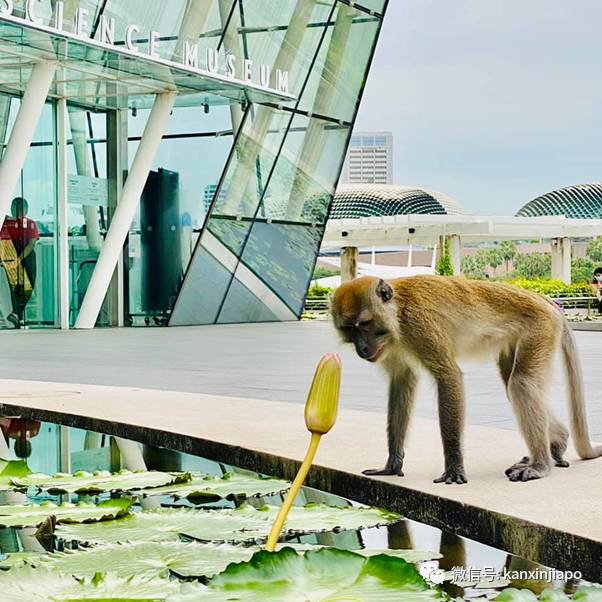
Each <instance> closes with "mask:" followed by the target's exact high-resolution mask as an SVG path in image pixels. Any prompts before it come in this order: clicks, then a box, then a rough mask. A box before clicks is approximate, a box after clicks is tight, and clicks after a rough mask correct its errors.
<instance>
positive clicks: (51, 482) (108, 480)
mask: <svg viewBox="0 0 602 602" xmlns="http://www.w3.org/2000/svg"><path fill="white" fill-rule="evenodd" d="M190 478H191V477H190V473H189V472H181V473H169V472H158V471H152V470H149V471H147V470H143V471H139V472H131V471H129V470H121V471H119V472H117V473H111V472H108V471H106V470H102V471H98V472H94V473H92V472H86V471H84V470H81V471H79V472H76V473H75V474H67V473H62V472H59V473H56V474H55V475H54V476H50V475H46V474H41V473H32V474H30V475H27V476H23V477H15V478H12V479H11V482H12V484H13V485H14V486H15V487H18V488H22V489H26V488H29V487H36V488H38V489H41V490H44V491H48V492H49V493H78V494H93V493H103V492H106V491H131V490H134V489H147V488H149V487H162V486H165V485H173V484H176V483H185V482H187V481H190Z"/></svg>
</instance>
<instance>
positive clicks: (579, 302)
mask: <svg viewBox="0 0 602 602" xmlns="http://www.w3.org/2000/svg"><path fill="white" fill-rule="evenodd" d="M552 301H554V303H556V304H557V305H558V306H559V307H560V308H561V309H564V310H566V309H585V310H587V315H589V314H590V312H596V311H597V310H598V305H599V303H600V301H599V300H598V299H597V297H593V296H591V297H555V298H552ZM328 310H329V301H328V299H327V298H326V297H324V298H310V299H306V300H305V307H304V310H303V313H304V314H307V315H310V316H311V315H315V314H319V315H325V314H327V313H328Z"/></svg>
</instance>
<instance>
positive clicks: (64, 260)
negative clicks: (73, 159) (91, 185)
mask: <svg viewBox="0 0 602 602" xmlns="http://www.w3.org/2000/svg"><path fill="white" fill-rule="evenodd" d="M67 120H68V116H67V100H66V99H65V98H61V99H60V100H59V101H58V103H57V126H58V127H57V130H58V132H57V133H58V170H57V171H58V201H59V202H58V227H57V231H58V237H59V262H58V276H59V317H60V324H61V329H63V330H69V294H70V286H69V205H68V203H69V199H68V193H67V188H68V185H67V137H68V134H67ZM64 472H65V471H64ZM66 472H68V471H66Z"/></svg>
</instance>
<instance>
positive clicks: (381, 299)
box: [331, 276, 397, 362]
mask: <svg viewBox="0 0 602 602" xmlns="http://www.w3.org/2000/svg"><path fill="white" fill-rule="evenodd" d="M394 297H395V293H394V290H393V287H392V286H391V285H390V284H388V283H387V282H385V281H384V280H382V279H379V278H374V277H372V276H362V277H361V278H357V279H355V280H352V281H350V282H345V283H344V284H341V286H340V287H339V288H338V289H337V290H336V291H335V293H334V296H333V298H332V304H331V312H332V317H333V320H334V325H335V327H336V329H337V330H338V332H339V334H340V335H341V337H342V339H343V341H345V342H346V343H353V344H354V345H355V350H356V351H357V354H358V355H359V356H360V357H361V358H362V359H365V360H368V361H369V362H376V361H377V360H379V359H381V358H382V357H383V355H384V354H385V353H386V351H387V349H388V347H389V346H390V345H391V344H392V343H394V342H395V339H396V335H395V333H396V330H397V320H396V316H397V307H396V305H397V304H396V302H395V298H394Z"/></svg>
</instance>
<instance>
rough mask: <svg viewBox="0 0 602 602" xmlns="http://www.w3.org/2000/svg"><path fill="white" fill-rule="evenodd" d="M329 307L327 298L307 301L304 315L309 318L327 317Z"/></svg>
mask: <svg viewBox="0 0 602 602" xmlns="http://www.w3.org/2000/svg"><path fill="white" fill-rule="evenodd" d="M329 306H330V302H329V301H328V299H327V298H326V297H324V298H312V299H306V300H305V307H304V309H303V315H304V316H307V317H315V316H325V315H326V314H327V313H328V309H329Z"/></svg>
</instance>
